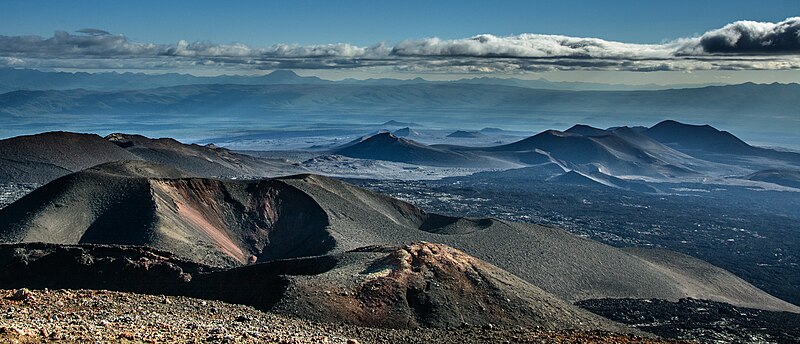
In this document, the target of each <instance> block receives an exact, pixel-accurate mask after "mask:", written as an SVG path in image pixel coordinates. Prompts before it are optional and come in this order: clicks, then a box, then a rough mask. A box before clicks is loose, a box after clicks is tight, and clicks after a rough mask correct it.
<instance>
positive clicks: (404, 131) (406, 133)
mask: <svg viewBox="0 0 800 344" xmlns="http://www.w3.org/2000/svg"><path fill="white" fill-rule="evenodd" d="M392 134H393V135H394V136H397V137H418V136H422V135H421V134H420V133H419V132H418V131H416V130H414V129H411V128H409V127H405V128H401V129H397V130H395V131H394V132H392Z"/></svg>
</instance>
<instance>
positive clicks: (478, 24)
mask: <svg viewBox="0 0 800 344" xmlns="http://www.w3.org/2000/svg"><path fill="white" fill-rule="evenodd" d="M0 6H1V7H2V9H3V10H2V11H0V34H3V35H30V34H35V35H41V36H49V35H51V34H52V33H53V32H54V31H55V30H64V31H74V30H78V29H82V28H98V29H103V30H106V31H109V32H111V33H122V34H125V35H126V36H128V37H131V38H133V39H136V40H141V41H148V42H158V43H171V42H176V41H178V40H180V39H184V40H188V41H197V40H208V41H213V42H218V43H230V42H242V43H247V44H252V45H271V44H276V43H298V44H322V43H336V42H349V43H354V44H360V45H368V44H373V43H377V42H381V41H390V42H396V41H399V40H403V39H409V38H423V37H431V36H437V37H440V38H462V37H468V36H472V35H475V34H481V33H491V34H495V35H512V34H520V33H542V34H560V35H568V36H580V37H598V38H603V39H606V40H614V41H623V42H632V43H658V42H660V41H662V40H665V39H666V40H671V39H675V38H679V37H686V36H691V35H693V34H701V33H703V32H705V31H707V30H710V29H714V28H718V27H721V26H723V25H725V24H727V23H730V22H733V21H736V20H743V19H747V20H755V21H772V22H775V21H780V20H783V19H785V18H787V17H790V16H794V15H800V1H796V0H786V1H627V0H626V1H574V0H573V1H569V0H563V1H547V2H546V1H164V0H161V1H152V0H140V1H36V0H22V1H20V0H4V1H3V2H2V5H0Z"/></svg>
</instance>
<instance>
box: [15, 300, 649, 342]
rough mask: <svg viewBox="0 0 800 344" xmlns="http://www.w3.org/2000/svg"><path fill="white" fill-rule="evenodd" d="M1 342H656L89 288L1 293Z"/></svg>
mask: <svg viewBox="0 0 800 344" xmlns="http://www.w3.org/2000/svg"><path fill="white" fill-rule="evenodd" d="M0 296H3V298H2V299H0V342H3V343H39V342H47V341H57V342H60V343H78V342H80V343H85V342H122V343H163V342H182V343H185V342H190V343H197V342H223V343H348V344H352V343H431V342H436V343H460V344H463V343H487V342H493V343H503V342H507V343H523V342H524V343H529V342H546V343H584V342H605V343H609V342H611V343H656V342H660V341H658V340H653V339H649V338H642V337H634V336H625V335H616V334H611V333H602V332H591V333H590V332H569V331H568V332H563V331H562V332H543V331H536V330H535V329H508V328H505V329H501V328H496V327H481V328H478V327H470V326H464V327H460V328H456V329H448V330H442V329H418V330H389V329H375V328H363V327H355V326H348V325H342V324H333V323H314V322H308V321H304V320H300V319H295V318H290V317H283V316H277V315H274V314H269V313H264V312H260V311H258V310H255V309H253V308H251V307H246V306H241V305H232V304H226V303H223V302H218V301H206V300H200V299H193V298H187V297H173V296H153V295H141V294H132V293H120V292H109V291H94V290H42V291H36V290H34V291H29V290H27V289H19V290H0Z"/></svg>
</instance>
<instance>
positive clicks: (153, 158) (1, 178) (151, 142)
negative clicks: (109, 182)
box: [0, 132, 303, 184]
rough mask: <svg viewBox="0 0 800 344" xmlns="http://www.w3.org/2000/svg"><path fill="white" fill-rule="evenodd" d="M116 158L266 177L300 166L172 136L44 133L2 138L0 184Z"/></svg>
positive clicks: (44, 178)
mask: <svg viewBox="0 0 800 344" xmlns="http://www.w3.org/2000/svg"><path fill="white" fill-rule="evenodd" d="M120 160H146V161H150V162H154V163H158V164H165V165H169V166H173V167H175V168H178V169H180V170H183V171H186V172H188V173H190V174H193V175H197V176H205V177H229V178H230V177H245V176H251V177H253V176H257V177H264V176H274V175H281V174H291V173H298V172H302V171H303V169H302V168H300V167H297V166H294V165H292V164H290V163H289V162H287V161H285V160H277V159H263V158H254V157H251V156H248V155H244V154H238V153H234V152H231V151H229V150H227V149H224V148H218V147H212V146H199V145H195V144H191V145H187V144H183V143H180V142H178V141H176V140H173V139H150V138H147V137H144V136H141V135H129V134H111V135H109V136H107V137H106V138H103V137H100V136H98V135H95V134H78V133H70V132H47V133H42V134H36V135H26V136H18V137H13V138H9V139H5V140H0V183H8V182H17V183H39V184H44V183H47V182H49V181H51V180H53V179H56V178H58V177H61V176H64V175H66V174H69V173H72V172H77V171H80V170H83V169H86V168H89V167H92V166H95V165H99V164H102V163H106V162H111V161H120Z"/></svg>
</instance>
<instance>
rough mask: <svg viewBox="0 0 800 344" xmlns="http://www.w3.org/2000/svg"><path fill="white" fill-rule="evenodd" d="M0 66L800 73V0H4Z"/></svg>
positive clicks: (680, 75)
mask: <svg viewBox="0 0 800 344" xmlns="http://www.w3.org/2000/svg"><path fill="white" fill-rule="evenodd" d="M0 9H1V10H0V66H5V67H16V68H38V69H57V70H88V71H101V70H102V71H105V70H136V71H146V72H172V71H177V72H187V73H193V74H212V75H213V74H247V73H254V74H258V73H266V72H269V71H270V70H274V69H284V68H286V69H294V70H296V71H298V72H299V73H300V74H305V75H319V76H323V77H328V78H333V79H336V78H343V77H358V78H366V77H399V78H411V77H416V76H420V75H422V76H427V77H428V78H431V79H446V78H456V77H462V76H464V75H467V76H469V75H490V76H514V77H522V78H538V77H547V78H548V79H552V80H558V81H580V80H584V79H591V80H592V81H601V82H611V83H711V82H720V81H723V80H727V81H728V82H743V81H757V82H770V81H780V82H796V81H800V72H798V70H799V69H800V36H798V32H800V19H797V18H796V17H798V16H800V1H797V0H792V1H757V2H756V1H668V2H667V1H605V2H600V1H574V0H571V1H570V0H564V1H547V2H545V1H500V2H498V1H492V2H490V1H482V2H478V1H402V2H401V1H397V2H394V1H393V2H387V1H163V0H162V1H149V0H145V1H141V0H140V1H36V0H26V1H17V0H4V1H2V3H0Z"/></svg>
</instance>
